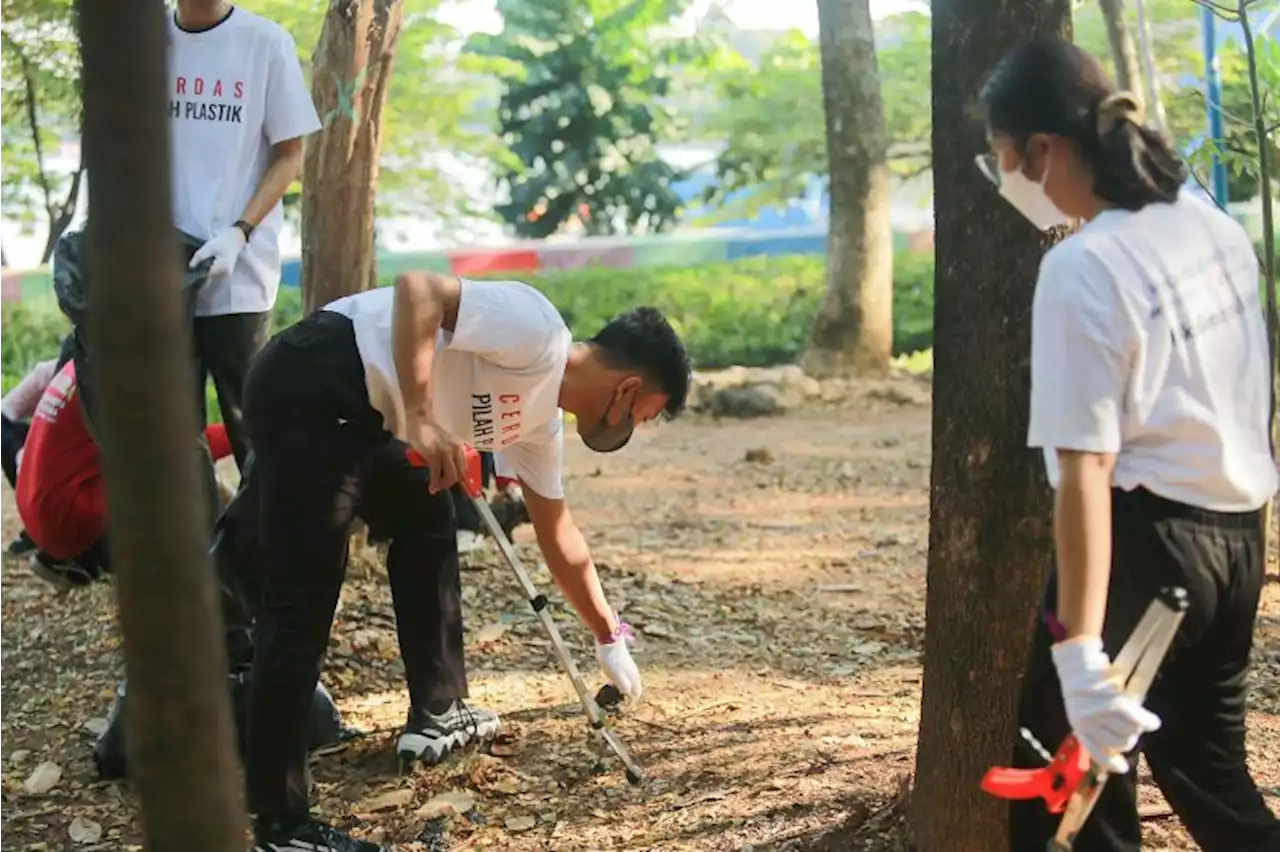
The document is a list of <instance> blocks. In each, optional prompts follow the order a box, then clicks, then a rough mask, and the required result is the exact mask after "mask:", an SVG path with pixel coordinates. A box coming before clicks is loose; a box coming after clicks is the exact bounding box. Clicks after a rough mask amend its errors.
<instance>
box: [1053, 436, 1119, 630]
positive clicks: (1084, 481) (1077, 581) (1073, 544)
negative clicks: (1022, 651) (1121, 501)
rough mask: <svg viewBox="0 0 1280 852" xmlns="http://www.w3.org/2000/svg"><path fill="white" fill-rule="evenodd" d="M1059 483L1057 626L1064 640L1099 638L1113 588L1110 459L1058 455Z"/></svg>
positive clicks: (1056, 506) (1068, 453)
mask: <svg viewBox="0 0 1280 852" xmlns="http://www.w3.org/2000/svg"><path fill="white" fill-rule="evenodd" d="M1058 464H1059V467H1060V468H1061V478H1060V481H1059V483H1058V491H1057V494H1056V495H1055V498H1054V511H1053V537H1054V541H1055V542H1056V544H1057V555H1058V612H1057V615H1058V620H1059V621H1061V622H1062V624H1063V626H1064V627H1066V629H1067V638H1068V639H1075V638H1077V637H1081V636H1095V637H1096V636H1101V635H1102V626H1103V622H1104V621H1105V619H1106V614H1107V590H1108V587H1109V585H1110V582H1111V475H1112V472H1113V471H1114V470H1115V466H1116V457H1115V455H1114V454H1112V453H1085V452H1076V451H1072V450H1058Z"/></svg>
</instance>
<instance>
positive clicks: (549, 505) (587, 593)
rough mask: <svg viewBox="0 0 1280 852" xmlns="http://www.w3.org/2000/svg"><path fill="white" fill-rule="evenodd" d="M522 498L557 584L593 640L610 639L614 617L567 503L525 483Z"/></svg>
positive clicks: (614, 622)
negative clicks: (544, 494)
mask: <svg viewBox="0 0 1280 852" xmlns="http://www.w3.org/2000/svg"><path fill="white" fill-rule="evenodd" d="M524 501H525V506H526V507H527V508H528V510H529V520H530V521H532V522H533V529H534V532H535V533H536V534H537V536H538V547H539V548H541V549H542V556H543V558H545V559H546V560H547V568H548V569H549V570H550V571H551V576H552V577H554V578H555V580H556V585H557V586H559V587H560V591H562V592H563V593H564V596H565V597H566V598H568V600H569V603H570V604H571V605H572V606H573V608H574V610H575V611H577V613H578V617H579V618H581V619H582V622H583V624H585V625H586V626H587V629H588V630H590V631H591V632H592V633H593V634H594V635H595V637H596V641H597V642H599V643H602V644H603V643H608V642H610V641H611V640H612V639H613V634H614V631H615V630H616V629H617V627H618V621H617V617H616V616H615V615H614V613H613V610H612V609H611V608H610V606H609V601H608V600H607V599H606V598H605V595H604V589H603V588H602V587H601V585H600V575H599V574H597V573H596V566H595V563H594V562H592V561H591V552H590V550H588V549H587V542H586V539H584V538H583V537H582V531H581V530H579V529H578V525H577V524H575V523H574V522H573V517H572V516H571V515H570V514H569V507H568V506H566V505H565V502H564V500H552V499H550V498H547V497H543V496H542V495H540V494H538V493H537V492H535V491H534V490H533V489H531V488H529V487H527V486H526V487H525V488H524Z"/></svg>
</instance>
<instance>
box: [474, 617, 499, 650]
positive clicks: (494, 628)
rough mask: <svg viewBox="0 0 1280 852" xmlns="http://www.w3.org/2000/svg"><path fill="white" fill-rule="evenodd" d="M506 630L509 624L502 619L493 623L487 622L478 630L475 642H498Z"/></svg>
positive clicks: (478, 643) (483, 643)
mask: <svg viewBox="0 0 1280 852" xmlns="http://www.w3.org/2000/svg"><path fill="white" fill-rule="evenodd" d="M506 632H507V625H505V624H503V623H502V622H501V621H497V622H494V623H493V624H486V625H485V626H484V627H481V628H480V629H479V630H477V631H476V639H475V642H476V644H477V645H487V644H489V643H490V642H496V641H497V640H499V639H501V638H502V636H503V634H505V633H506Z"/></svg>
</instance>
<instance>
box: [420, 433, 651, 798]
mask: <svg viewBox="0 0 1280 852" xmlns="http://www.w3.org/2000/svg"><path fill="white" fill-rule="evenodd" d="M407 455H408V458H409V461H410V463H412V464H414V465H417V466H423V465H425V464H426V462H425V460H424V459H423V458H422V456H421V455H420V454H419V453H418V452H417V451H416V450H413V449H410V450H409V451H408V453H407ZM462 487H463V490H464V491H466V492H467V496H468V497H470V498H471V502H472V503H473V504H474V505H475V507H476V511H477V512H479V513H480V519H481V520H482V521H484V525H485V527H486V528H487V529H488V530H489V535H491V536H493V540H494V541H496V542H497V543H498V549H499V550H501V551H502V556H503V558H504V559H506V562H507V565H508V566H510V568H511V571H512V573H514V574H515V575H516V581H517V582H519V583H520V588H521V589H522V590H523V591H524V596H525V599H526V600H527V601H528V602H529V606H531V607H532V608H533V611H534V612H535V613H537V614H538V618H539V620H541V621H542V626H543V627H544V628H545V629H546V631H547V636H549V637H550V638H551V646H552V647H553V648H555V652H556V656H557V657H558V658H559V659H560V665H561V666H562V667H563V668H564V670H565V672H566V673H567V674H568V675H569V680H570V681H571V682H572V683H573V689H574V691H575V692H577V693H578V701H579V702H580V703H581V704H582V711H583V712H584V713H585V714H586V716H587V721H588V722H589V723H590V725H591V730H592V731H593V732H594V733H595V735H596V737H597V738H598V739H599V740H600V741H601V742H602V743H603V744H604V745H605V746H607V747H608V749H609V750H610V751H612V752H613V753H614V755H616V756H617V758H618V760H620V761H622V765H623V767H625V768H626V772H627V781H629V782H630V783H632V784H639V783H641V782H642V781H643V780H644V772H643V771H642V770H641V769H640V764H638V763H636V761H635V759H634V758H632V756H631V752H630V751H628V750H627V746H626V744H624V743H623V742H622V740H620V739H619V738H618V735H617V734H615V733H614V732H613V730H612V729H610V728H609V726H608V725H607V724H606V723H605V716H604V711H603V710H601V709H600V705H599V704H597V703H596V700H595V698H594V697H592V695H591V693H590V692H589V691H588V690H587V685H586V683H585V682H584V681H583V680H582V673H581V672H579V671H578V665H577V663H575V662H574V661H573V656H572V655H571V654H570V653H569V649H568V648H567V647H566V646H565V644H564V639H562V638H561V637H560V630H559V628H557V627H556V622H555V619H554V618H552V617H551V608H550V606H549V601H548V600H547V597H546V595H543V594H542V593H540V592H539V591H538V590H537V588H536V587H535V586H534V585H533V580H531V579H530V578H529V572H528V571H526V570H525V567H524V563H523V562H521V561H520V557H519V555H517V554H516V549H515V547H514V546H513V545H512V544H511V540H510V539H508V538H507V534H506V533H505V532H503V531H502V525H501V524H499V523H498V519H497V518H495V517H494V516H493V510H492V509H490V508H489V503H488V501H486V500H485V499H484V492H483V482H482V477H481V471H480V454H479V453H478V452H476V451H475V449H473V448H472V447H467V470H466V474H465V475H464V476H463V478H462Z"/></svg>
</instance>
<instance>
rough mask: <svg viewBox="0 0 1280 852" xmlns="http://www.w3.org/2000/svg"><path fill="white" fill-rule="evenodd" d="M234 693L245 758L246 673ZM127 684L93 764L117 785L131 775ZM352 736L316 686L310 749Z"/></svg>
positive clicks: (235, 680)
mask: <svg viewBox="0 0 1280 852" xmlns="http://www.w3.org/2000/svg"><path fill="white" fill-rule="evenodd" d="M227 680H228V685H229V686H230V689H231V707H232V713H233V714H234V717H235V725H236V744H237V748H238V749H239V751H240V754H241V755H243V754H244V752H245V737H246V736H247V730H248V724H247V720H248V712H249V677H248V674H247V673H245V672H241V673H238V674H234V675H228V676H227ZM125 692H126V691H125V681H120V684H119V685H118V686H117V687H116V700H115V703H114V704H112V705H111V712H110V714H108V716H107V729H106V730H105V731H103V732H102V735H101V736H99V737H98V740H97V742H95V743H94V744H93V763H94V766H95V767H96V768H97V770H98V777H99V778H101V779H102V780H103V781H115V780H119V779H121V778H125V777H127V775H128V767H127V765H126V759H125V734H124V707H125ZM352 734H353V732H352V731H351V730H350V729H347V728H344V727H343V725H342V713H341V712H339V710H338V706H337V705H336V704H334V703H333V696H332V695H330V694H329V690H327V689H325V688H324V684H323V683H319V682H317V683H316V689H315V692H314V693H313V694H312V696H311V714H310V716H309V718H308V719H307V747H308V748H312V749H316V748H320V747H321V746H326V745H329V744H330V743H336V742H342V741H344V740H347V739H350V738H351V736H352Z"/></svg>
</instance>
